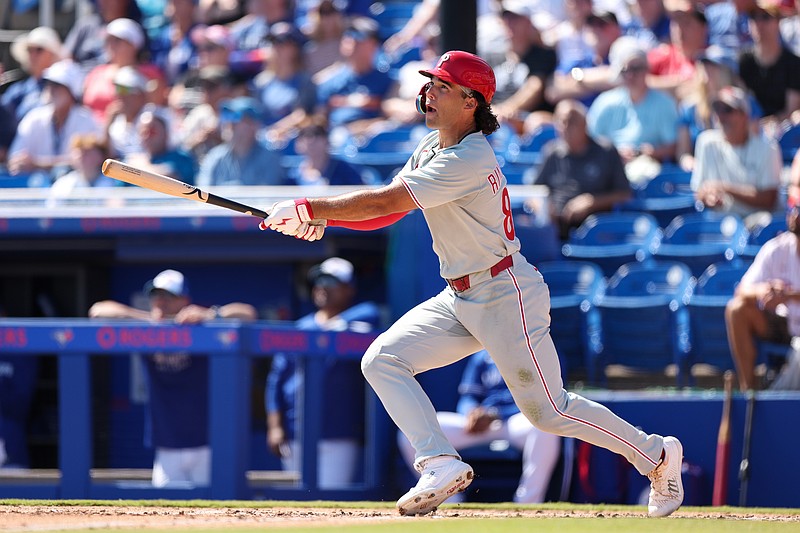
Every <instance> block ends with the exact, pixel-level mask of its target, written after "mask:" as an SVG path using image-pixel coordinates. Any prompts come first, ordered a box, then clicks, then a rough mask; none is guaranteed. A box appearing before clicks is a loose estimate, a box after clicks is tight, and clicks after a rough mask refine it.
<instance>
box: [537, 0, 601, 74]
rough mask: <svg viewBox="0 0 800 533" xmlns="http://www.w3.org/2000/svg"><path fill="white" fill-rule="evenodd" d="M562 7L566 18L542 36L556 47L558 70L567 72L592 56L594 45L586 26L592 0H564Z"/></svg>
mask: <svg viewBox="0 0 800 533" xmlns="http://www.w3.org/2000/svg"><path fill="white" fill-rule="evenodd" d="M564 9H565V11H566V15H567V19H566V20H565V21H563V22H561V23H559V24H557V25H556V26H555V27H554V28H553V29H552V30H550V31H548V32H546V33H545V34H544V35H543V37H544V41H545V43H547V44H549V45H551V46H554V47H555V49H556V56H557V57H558V65H557V68H558V70H559V71H561V72H568V71H569V70H570V69H571V68H572V67H573V66H574V65H578V64H584V63H586V62H587V61H591V60H592V58H593V57H594V46H593V43H592V42H591V37H590V36H589V30H588V29H587V27H586V21H587V20H588V19H589V16H590V15H591V14H592V0H565V1H564Z"/></svg>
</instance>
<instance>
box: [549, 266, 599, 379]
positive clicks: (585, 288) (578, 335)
mask: <svg viewBox="0 0 800 533" xmlns="http://www.w3.org/2000/svg"><path fill="white" fill-rule="evenodd" d="M537 268H538V269H539V272H541V273H542V276H544V281H545V282H546V283H547V286H548V287H549V288H550V335H551V336H552V338H553V342H554V343H555V345H556V349H557V350H558V357H559V359H560V360H561V362H562V366H563V367H564V368H562V369H561V373H562V375H564V374H568V373H570V372H577V371H582V372H586V371H587V370H588V368H589V365H590V364H591V362H593V361H594V360H595V359H596V358H597V356H598V355H599V354H600V352H601V351H602V345H601V342H600V314H599V312H598V310H597V307H596V303H597V300H598V298H599V297H600V296H601V295H602V294H603V291H604V290H605V278H603V271H602V270H600V267H598V266H597V265H596V264H594V263H589V262H583V261H549V262H545V263H540V264H538V265H537Z"/></svg>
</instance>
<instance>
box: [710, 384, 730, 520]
mask: <svg viewBox="0 0 800 533" xmlns="http://www.w3.org/2000/svg"><path fill="white" fill-rule="evenodd" d="M724 378H725V399H724V400H723V402H722V418H721V419H720V421H719V433H717V457H716V462H715V464H714V492H713V494H712V496H711V505H715V506H719V505H725V500H726V495H727V492H728V463H729V462H730V455H731V401H732V399H733V372H731V371H730V370H728V371H726V372H725V376H724Z"/></svg>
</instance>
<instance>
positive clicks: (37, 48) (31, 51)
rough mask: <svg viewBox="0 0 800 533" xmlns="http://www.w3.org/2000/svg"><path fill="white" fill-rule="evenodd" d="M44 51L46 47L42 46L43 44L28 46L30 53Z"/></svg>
mask: <svg viewBox="0 0 800 533" xmlns="http://www.w3.org/2000/svg"><path fill="white" fill-rule="evenodd" d="M42 52H44V48H42V47H41V46H29V47H28V55H33V54H41V53H42Z"/></svg>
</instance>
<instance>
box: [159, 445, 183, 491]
mask: <svg viewBox="0 0 800 533" xmlns="http://www.w3.org/2000/svg"><path fill="white" fill-rule="evenodd" d="M180 479H181V457H180V453H179V450H171V449H169V448H156V451H155V454H154V456H153V486H154V487H166V486H167V485H169V483H170V482H172V481H176V480H180Z"/></svg>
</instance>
